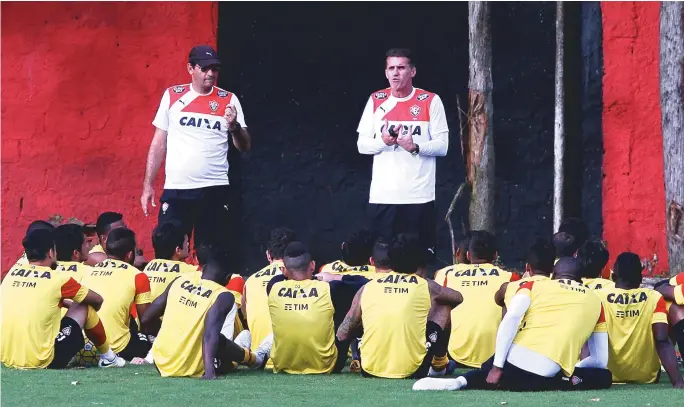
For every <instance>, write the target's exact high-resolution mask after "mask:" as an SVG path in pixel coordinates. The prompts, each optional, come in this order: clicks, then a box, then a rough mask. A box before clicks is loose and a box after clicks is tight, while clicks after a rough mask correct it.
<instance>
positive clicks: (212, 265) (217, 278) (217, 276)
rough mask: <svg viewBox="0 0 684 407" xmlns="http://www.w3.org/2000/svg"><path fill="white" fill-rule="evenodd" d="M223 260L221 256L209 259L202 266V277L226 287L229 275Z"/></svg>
mask: <svg viewBox="0 0 684 407" xmlns="http://www.w3.org/2000/svg"><path fill="white" fill-rule="evenodd" d="M225 260H226V259H225V258H222V257H221V256H218V257H211V258H210V259H209V261H208V262H207V263H206V264H204V265H202V275H203V276H204V277H206V278H208V279H210V280H212V281H214V282H216V283H218V284H221V285H226V283H228V276H229V275H230V274H231V273H230V271H229V268H228V265H227V263H226V262H225Z"/></svg>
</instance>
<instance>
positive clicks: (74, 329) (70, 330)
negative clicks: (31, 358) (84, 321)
mask: <svg viewBox="0 0 684 407" xmlns="http://www.w3.org/2000/svg"><path fill="white" fill-rule="evenodd" d="M84 346H85V339H84V338H83V331H82V330H81V326H80V325H79V324H78V323H77V322H76V321H75V320H73V319H72V318H71V317H69V316H65V317H64V318H62V321H61V322H60V324H59V332H58V333H57V337H56V338H55V358H54V359H53V360H52V363H50V365H48V367H47V368H48V369H64V368H65V367H66V366H67V365H68V364H69V361H71V359H72V358H73V357H74V356H76V354H77V353H78V352H79V351H80V350H81V349H83V347H84Z"/></svg>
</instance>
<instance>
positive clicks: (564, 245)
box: [551, 232, 580, 258]
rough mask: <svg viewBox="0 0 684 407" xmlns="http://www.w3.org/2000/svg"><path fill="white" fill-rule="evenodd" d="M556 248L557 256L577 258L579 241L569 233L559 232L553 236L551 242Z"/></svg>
mask: <svg viewBox="0 0 684 407" xmlns="http://www.w3.org/2000/svg"><path fill="white" fill-rule="evenodd" d="M551 241H552V242H553V245H554V246H555V247H556V256H558V258H561V257H575V254H577V250H579V248H580V244H579V241H578V239H577V238H576V237H575V236H573V235H571V234H570V233H568V232H558V233H556V234H555V235H553V238H552V240H551Z"/></svg>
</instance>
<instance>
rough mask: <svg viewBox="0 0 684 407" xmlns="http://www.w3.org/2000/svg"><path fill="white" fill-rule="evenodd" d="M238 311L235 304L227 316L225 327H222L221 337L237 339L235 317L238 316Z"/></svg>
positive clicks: (224, 322)
mask: <svg viewBox="0 0 684 407" xmlns="http://www.w3.org/2000/svg"><path fill="white" fill-rule="evenodd" d="M237 310H238V308H237V304H233V308H232V309H231V310H230V312H229V313H228V315H227V316H226V320H225V321H223V326H222V327H221V335H223V336H225V337H226V338H228V339H231V340H232V339H234V338H235V317H236V316H237Z"/></svg>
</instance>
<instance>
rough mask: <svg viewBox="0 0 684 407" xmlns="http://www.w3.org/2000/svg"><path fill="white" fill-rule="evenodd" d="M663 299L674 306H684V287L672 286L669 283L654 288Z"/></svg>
mask: <svg viewBox="0 0 684 407" xmlns="http://www.w3.org/2000/svg"><path fill="white" fill-rule="evenodd" d="M654 288H655V290H656V291H658V292H659V293H660V294H661V295H662V296H663V298H665V299H666V300H667V301H671V302H674V303H675V304H679V305H684V285H681V284H680V285H676V286H673V285H672V284H671V283H665V284H660V285H658V286H656V287H654Z"/></svg>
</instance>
